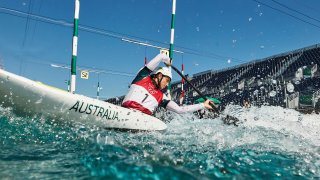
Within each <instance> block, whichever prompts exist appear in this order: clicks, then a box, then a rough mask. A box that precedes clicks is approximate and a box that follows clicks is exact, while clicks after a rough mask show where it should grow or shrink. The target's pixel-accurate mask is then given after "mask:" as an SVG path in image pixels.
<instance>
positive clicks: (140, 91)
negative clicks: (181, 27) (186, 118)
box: [122, 53, 216, 115]
mask: <svg viewBox="0 0 320 180" xmlns="http://www.w3.org/2000/svg"><path fill="white" fill-rule="evenodd" d="M161 61H162V62H163V63H165V64H166V66H170V65H171V60H170V58H169V57H168V56H167V55H165V54H164V53H160V54H158V55H157V56H156V57H155V58H153V59H152V60H151V61H150V62H149V63H148V64H147V65H146V66H144V67H143V68H142V69H141V70H140V71H139V72H138V74H137V76H136V77H135V78H134V80H133V81H132V83H131V86H130V89H129V92H128V93H127V95H126V97H125V98H124V100H123V102H122V106H123V107H126V108H132V109H136V110H139V111H141V112H143V113H146V114H149V115H152V113H153V111H154V110H155V108H156V107H158V106H161V107H164V108H166V109H168V110H171V111H174V112H176V113H179V114H181V113H186V112H194V111H198V110H200V109H205V108H207V109H212V107H211V106H210V104H209V103H210V102H211V103H212V104H213V102H212V101H210V100H207V101H205V102H204V103H200V104H194V105H188V106H179V105H178V104H177V103H175V102H174V101H171V100H170V99H169V98H168V97H167V96H166V95H165V94H164V93H163V92H162V91H163V90H164V89H166V87H167V86H168V84H169V83H170V81H171V79H172V74H171V69H170V68H168V67H160V68H157V67H158V65H159V64H160V62H161ZM156 68H157V70H155V69H156ZM214 106H216V105H214Z"/></svg>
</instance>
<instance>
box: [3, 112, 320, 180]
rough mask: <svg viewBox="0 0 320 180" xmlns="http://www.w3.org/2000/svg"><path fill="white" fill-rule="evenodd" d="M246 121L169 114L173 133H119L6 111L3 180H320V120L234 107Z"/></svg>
mask: <svg viewBox="0 0 320 180" xmlns="http://www.w3.org/2000/svg"><path fill="white" fill-rule="evenodd" d="M224 113H225V114H231V115H233V116H236V117H238V118H239V119H240V122H239V125H238V126H237V127H236V126H232V125H225V124H223V122H222V121H221V120H220V119H219V118H216V119H197V118H195V117H192V115H190V114H189V115H183V116H182V115H176V114H171V115H167V116H170V117H167V118H168V119H171V121H170V122H168V129H167V130H166V131H165V132H137V133H130V132H119V131H110V130H104V129H99V128H96V127H91V126H86V125H82V124H71V123H64V122H60V121H59V122H58V121H55V120H54V119H48V118H45V117H28V118H26V117H19V116H17V115H15V114H14V113H12V111H11V110H10V109H9V108H1V107H0V128H1V131H0V144H1V145H0V146H1V151H0V177H2V178H8V179H11V178H12V179H43V178H49V179H50V178H53V179H61V178H62V179H70V178H73V179H74V178H76V179H78V178H80V179H82V178H100V177H101V178H109V179H134V178H135V179H136V178H140V179H214V178H224V179H232V178H234V179H256V178H258V179H259V178H263V179H311V178H315V179H317V178H320V115H318V114H310V115H305V114H300V113H299V112H297V111H294V110H288V109H283V108H281V107H260V108H256V107H252V108H250V109H243V108H241V107H238V106H229V107H227V109H226V110H225V112H224Z"/></svg>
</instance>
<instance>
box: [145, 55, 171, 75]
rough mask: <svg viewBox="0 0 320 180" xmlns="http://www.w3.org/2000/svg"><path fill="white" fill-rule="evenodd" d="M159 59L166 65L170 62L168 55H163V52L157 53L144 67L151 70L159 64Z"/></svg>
mask: <svg viewBox="0 0 320 180" xmlns="http://www.w3.org/2000/svg"><path fill="white" fill-rule="evenodd" d="M161 61H162V62H164V63H165V64H168V65H170V64H171V63H170V58H169V56H167V55H165V54H163V53H160V54H158V55H157V56H156V57H154V58H153V59H152V60H151V61H150V62H149V63H148V64H147V65H146V67H147V68H148V69H149V70H151V71H153V70H155V69H156V68H157V67H158V66H159V64H160V62H161Z"/></svg>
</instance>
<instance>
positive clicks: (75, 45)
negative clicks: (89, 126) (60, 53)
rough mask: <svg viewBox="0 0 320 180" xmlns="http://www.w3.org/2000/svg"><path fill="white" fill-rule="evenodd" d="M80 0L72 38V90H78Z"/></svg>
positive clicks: (76, 9)
mask: <svg viewBox="0 0 320 180" xmlns="http://www.w3.org/2000/svg"><path fill="white" fill-rule="evenodd" d="M79 10H80V1H79V0H75V8H74V22H73V39H72V59H71V79H70V83H71V84H70V92H71V93H74V92H75V90H76V73H77V69H76V67H77V49H78V21H79Z"/></svg>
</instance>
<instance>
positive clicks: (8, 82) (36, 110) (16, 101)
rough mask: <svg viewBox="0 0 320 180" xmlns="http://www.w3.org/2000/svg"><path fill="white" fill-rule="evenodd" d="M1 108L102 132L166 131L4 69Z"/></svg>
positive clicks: (142, 117)
mask: <svg viewBox="0 0 320 180" xmlns="http://www.w3.org/2000/svg"><path fill="white" fill-rule="evenodd" d="M0 106H2V107H11V108H12V110H13V111H14V112H17V113H19V114H22V115H43V116H45V117H50V118H53V119H59V120H61V121H70V122H72V123H75V122H81V123H84V124H91V125H95V126H98V127H102V128H107V129H109V128H111V129H124V130H147V131H158V130H165V129H166V128H167V125H166V124H165V123H164V122H162V121H161V120H160V119H158V118H156V117H153V116H150V115H147V114H144V113H142V112H140V111H137V110H133V109H127V108H124V107H120V106H117V105H114V104H111V103H108V102H105V101H101V100H98V99H93V98H90V97H87V96H84V95H80V94H72V93H70V92H68V91H65V90H62V89H58V88H55V87H52V86H49V85H46V84H43V83H41V82H37V81H33V80H30V79H28V78H25V77H22V76H19V75H16V74H13V73H10V72H7V71H5V70H3V69H0Z"/></svg>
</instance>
